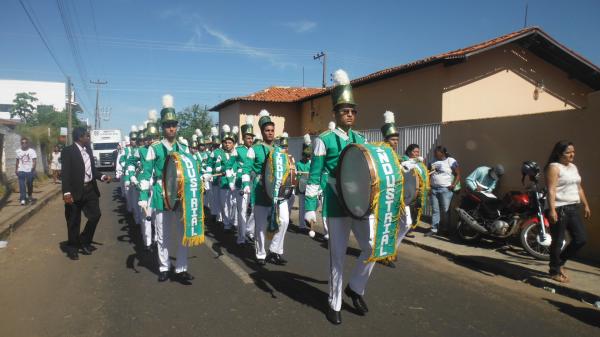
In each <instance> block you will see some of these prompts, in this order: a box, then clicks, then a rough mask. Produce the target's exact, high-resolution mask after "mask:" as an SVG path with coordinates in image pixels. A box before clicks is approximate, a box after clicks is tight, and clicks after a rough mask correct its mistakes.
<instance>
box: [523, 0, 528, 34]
mask: <svg viewBox="0 0 600 337" xmlns="http://www.w3.org/2000/svg"><path fill="white" fill-rule="evenodd" d="M528 10H529V4H528V3H526V4H525V23H524V24H523V28H527V12H528Z"/></svg>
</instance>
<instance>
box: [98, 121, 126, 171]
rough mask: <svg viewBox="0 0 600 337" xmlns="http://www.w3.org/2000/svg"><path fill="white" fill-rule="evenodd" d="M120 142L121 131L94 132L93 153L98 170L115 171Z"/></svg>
mask: <svg viewBox="0 0 600 337" xmlns="http://www.w3.org/2000/svg"><path fill="white" fill-rule="evenodd" d="M120 141H121V130H92V132H91V142H92V152H93V153H94V162H95V163H96V167H97V168H99V169H100V168H102V169H113V170H114V169H115V159H116V158H117V152H118V147H119V142H120Z"/></svg>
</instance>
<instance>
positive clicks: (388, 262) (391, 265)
mask: <svg viewBox="0 0 600 337" xmlns="http://www.w3.org/2000/svg"><path fill="white" fill-rule="evenodd" d="M379 263H381V264H382V265H384V266H386V267H389V268H396V264H395V263H394V261H391V260H388V259H385V260H379Z"/></svg>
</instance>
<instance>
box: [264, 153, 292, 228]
mask: <svg viewBox="0 0 600 337" xmlns="http://www.w3.org/2000/svg"><path fill="white" fill-rule="evenodd" d="M269 164H270V167H271V172H265V174H270V175H271V178H272V181H273V208H272V209H271V215H270V216H269V219H268V225H267V233H270V234H271V235H272V234H273V233H276V232H277V231H278V230H279V203H281V202H282V200H279V189H280V188H281V184H283V182H284V181H285V180H286V179H287V177H288V175H289V174H290V162H289V159H288V155H287V153H286V152H283V151H282V149H281V148H280V147H275V148H274V149H273V150H271V152H270V153H269Z"/></svg>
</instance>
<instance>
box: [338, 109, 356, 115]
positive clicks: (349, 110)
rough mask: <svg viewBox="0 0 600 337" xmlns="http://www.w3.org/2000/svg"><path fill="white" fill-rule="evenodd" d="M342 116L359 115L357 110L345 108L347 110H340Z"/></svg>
mask: <svg viewBox="0 0 600 337" xmlns="http://www.w3.org/2000/svg"><path fill="white" fill-rule="evenodd" d="M339 112H340V115H349V114H352V115H356V114H357V113H358V111H356V109H352V108H345V109H341V110H339Z"/></svg>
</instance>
